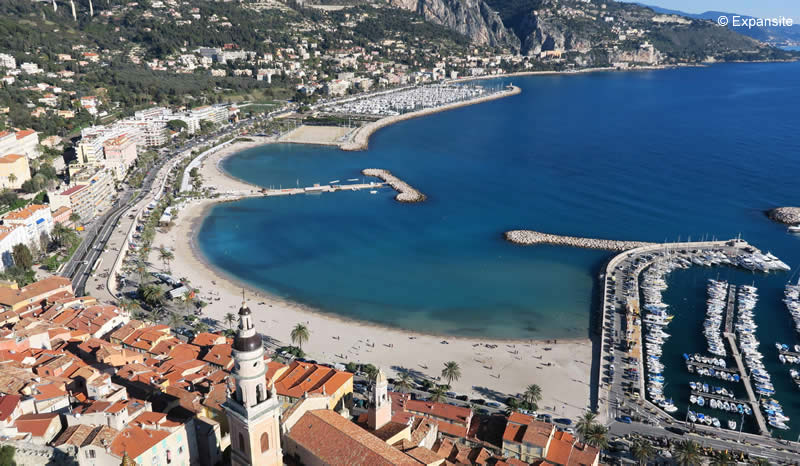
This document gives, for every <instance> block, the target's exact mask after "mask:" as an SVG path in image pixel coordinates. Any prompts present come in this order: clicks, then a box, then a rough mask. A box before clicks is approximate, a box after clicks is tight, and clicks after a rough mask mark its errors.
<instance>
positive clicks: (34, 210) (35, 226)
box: [0, 204, 55, 247]
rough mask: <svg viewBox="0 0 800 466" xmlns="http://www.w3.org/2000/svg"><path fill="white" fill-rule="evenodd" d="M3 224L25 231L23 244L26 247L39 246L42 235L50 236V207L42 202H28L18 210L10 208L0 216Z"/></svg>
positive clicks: (51, 218)
mask: <svg viewBox="0 0 800 466" xmlns="http://www.w3.org/2000/svg"><path fill="white" fill-rule="evenodd" d="M0 219H2V222H3V225H4V226H9V227H19V228H21V229H22V231H23V232H24V233H25V244H26V245H28V247H33V246H36V247H39V245H40V243H41V239H42V237H45V238H50V232H51V231H53V225H54V224H55V223H54V222H53V216H52V215H51V214H50V207H49V206H46V205H44V204H30V205H28V206H26V207H23V208H21V209H18V210H12V211H11V212H8V213H7V214H5V215H3V216H2V217H0Z"/></svg>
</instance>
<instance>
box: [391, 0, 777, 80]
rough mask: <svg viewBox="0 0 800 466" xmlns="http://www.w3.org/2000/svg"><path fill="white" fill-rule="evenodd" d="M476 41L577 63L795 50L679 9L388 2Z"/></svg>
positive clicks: (552, 2)
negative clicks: (777, 45)
mask: <svg viewBox="0 0 800 466" xmlns="http://www.w3.org/2000/svg"><path fill="white" fill-rule="evenodd" d="M388 2H389V4H390V5H393V6H395V7H397V8H402V9H405V10H409V11H414V12H416V13H418V14H420V15H422V17H424V18H425V20H426V21H430V22H433V23H437V24H440V25H443V26H445V27H447V28H449V29H451V30H455V31H458V32H459V33H461V34H464V35H466V36H467V37H468V38H469V39H470V40H471V41H472V42H473V43H476V44H481V45H489V46H496V47H500V48H506V49H509V50H511V51H512V52H519V53H522V54H524V55H529V56H540V55H543V54H547V53H548V52H551V53H552V54H554V55H555V56H566V57H567V58H568V59H569V60H570V61H571V62H573V63H575V64H577V65H580V66H604V65H609V64H613V63H618V62H633V63H639V64H648V65H652V64H662V63H667V64H669V63H697V62H701V61H706V60H712V61H713V60H764V59H786V58H790V57H791V56H792V54H790V53H788V52H784V51H780V50H776V49H774V48H772V47H768V46H766V45H765V44H763V43H761V42H759V41H758V40H754V38H751V37H745V36H743V35H741V34H737V32H735V31H733V30H730V29H728V28H723V27H720V26H718V25H716V24H715V23H713V22H711V21H706V20H703V19H699V18H687V17H686V16H684V15H682V14H679V13H680V12H675V13H673V12H668V11H667V10H663V11H660V12H657V11H654V9H652V8H650V7H645V6H642V5H638V4H635V3H621V2H615V1H601V0H388Z"/></svg>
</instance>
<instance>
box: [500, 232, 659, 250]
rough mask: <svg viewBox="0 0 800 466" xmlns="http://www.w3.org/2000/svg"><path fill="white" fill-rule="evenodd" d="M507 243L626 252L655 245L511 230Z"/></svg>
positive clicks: (507, 233) (508, 233) (507, 234)
mask: <svg viewBox="0 0 800 466" xmlns="http://www.w3.org/2000/svg"><path fill="white" fill-rule="evenodd" d="M505 237H506V240H507V241H510V242H512V243H515V244H521V245H523V246H531V245H534V244H552V245H555V246H571V247H575V248H585V249H605V250H608V251H627V250H629V249H634V248H639V247H642V246H652V245H653V244H655V243H646V242H643V241H615V240H609V239H595V238H580V237H577V236H562V235H551V234H549V233H541V232H538V231H532V230H512V231H507V232H506V233H505Z"/></svg>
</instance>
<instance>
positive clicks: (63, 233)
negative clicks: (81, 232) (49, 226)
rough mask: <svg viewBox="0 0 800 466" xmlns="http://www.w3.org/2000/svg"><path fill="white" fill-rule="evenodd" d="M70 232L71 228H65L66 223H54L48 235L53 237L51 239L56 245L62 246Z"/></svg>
mask: <svg viewBox="0 0 800 466" xmlns="http://www.w3.org/2000/svg"><path fill="white" fill-rule="evenodd" d="M70 233H72V230H71V229H69V228H67V226H66V225H64V224H63V223H56V224H55V225H54V226H53V231H52V232H51V233H50V235H51V236H52V237H53V241H54V242H55V243H56V245H57V246H58V247H59V248H60V247H63V246H64V244H65V243H66V241H67V238H68V237H69V234H70Z"/></svg>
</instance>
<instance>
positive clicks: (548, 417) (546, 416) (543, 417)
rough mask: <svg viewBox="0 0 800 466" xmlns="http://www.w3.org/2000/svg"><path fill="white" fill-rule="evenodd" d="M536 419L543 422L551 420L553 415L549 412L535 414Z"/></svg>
mask: <svg viewBox="0 0 800 466" xmlns="http://www.w3.org/2000/svg"><path fill="white" fill-rule="evenodd" d="M536 419H537V420H539V421H543V422H552V420H553V416H551V415H549V414H539V415H537V416H536Z"/></svg>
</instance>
